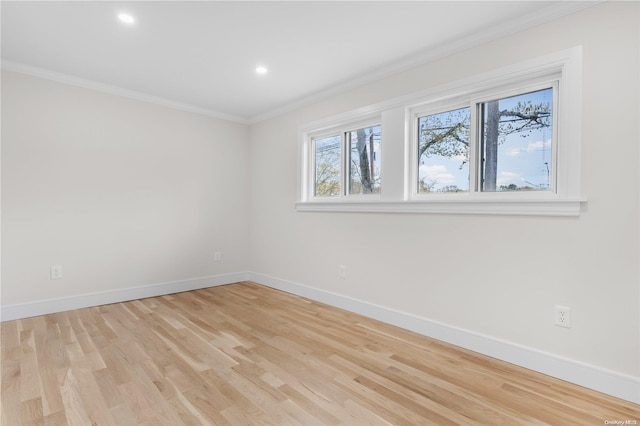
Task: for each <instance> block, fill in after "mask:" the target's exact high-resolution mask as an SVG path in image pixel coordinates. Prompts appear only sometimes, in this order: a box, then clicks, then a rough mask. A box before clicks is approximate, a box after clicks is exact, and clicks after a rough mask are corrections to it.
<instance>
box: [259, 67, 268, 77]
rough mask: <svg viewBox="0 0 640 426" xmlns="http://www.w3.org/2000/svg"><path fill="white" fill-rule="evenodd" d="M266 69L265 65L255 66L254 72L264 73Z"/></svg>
mask: <svg viewBox="0 0 640 426" xmlns="http://www.w3.org/2000/svg"><path fill="white" fill-rule="evenodd" d="M267 71H268V70H267V67H264V66H262V65H260V66H257V67H256V74H260V75H265V74H266V73H267Z"/></svg>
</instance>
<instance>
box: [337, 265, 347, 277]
mask: <svg viewBox="0 0 640 426" xmlns="http://www.w3.org/2000/svg"><path fill="white" fill-rule="evenodd" d="M338 277H340V278H341V279H343V280H344V279H346V278H347V267H346V266H345V265H340V266H338Z"/></svg>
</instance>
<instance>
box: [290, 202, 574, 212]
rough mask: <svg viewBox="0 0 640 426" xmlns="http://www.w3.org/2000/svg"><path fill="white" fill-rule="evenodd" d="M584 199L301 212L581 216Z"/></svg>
mask: <svg viewBox="0 0 640 426" xmlns="http://www.w3.org/2000/svg"><path fill="white" fill-rule="evenodd" d="M583 203H586V200H585V199H557V198H554V199H517V200H505V199H485V200H483V199H478V198H465V199H462V198H458V199H442V198H439V199H433V200H407V201H351V200H350V201H337V200H336V201H306V202H299V203H296V210H297V211H299V212H345V213H348V212H357V213H432V214H438V213H439V214H483V215H530V216H579V215H580V211H581V205H582V204H583Z"/></svg>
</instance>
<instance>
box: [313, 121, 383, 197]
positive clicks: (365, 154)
mask: <svg viewBox="0 0 640 426" xmlns="http://www.w3.org/2000/svg"><path fill="white" fill-rule="evenodd" d="M347 128H348V129H351V130H344V129H343V130H341V131H340V132H339V133H338V132H334V133H336V134H334V133H329V136H324V135H323V134H322V135H321V136H318V137H312V138H311V142H312V146H313V156H312V159H311V162H312V163H313V169H314V180H313V188H314V190H313V195H314V197H315V198H325V199H326V198H328V197H343V196H349V195H364V194H379V193H380V189H381V181H380V165H381V161H380V160H381V150H380V147H381V139H382V134H381V126H380V125H379V124H377V125H373V126H365V127H357V128H353V129H352V127H345V129H347Z"/></svg>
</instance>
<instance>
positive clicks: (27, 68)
mask: <svg viewBox="0 0 640 426" xmlns="http://www.w3.org/2000/svg"><path fill="white" fill-rule="evenodd" d="M1 67H2V69H4V70H7V71H13V72H18V73H21V74H26V75H30V76H33V77H38V78H42V79H45V80H51V81H55V82H58V83H63V84H68V85H70V86H76V87H82V88H84V89H89V90H95V91H98V92H103V93H107V94H110V95H115V96H121V97H124V98H129V99H134V100H136V101H141V102H147V103H151V104H156V105H161V106H164V107H168V108H173V109H177V110H181V111H186V112H192V113H195V114H200V115H206V116H208V117H213V118H218V119H222V120H227V121H233V122H237V123H241V124H249V120H247V119H246V118H244V117H240V116H237V115H232V114H226V113H223V112H219V111H213V110H210V109H206V108H201V107H198V106H195V105H190V104H187V103H184V102H178V101H174V100H171V99H167V98H163V97H160V96H154V95H151V94H148V93H143V92H138V91H135V90H129V89H124V88H122V87H118V86H112V85H108V84H104V83H100V82H98V81H94V80H88V79H85V78H80V77H76V76H73V75H69V74H63V73H60V72H56V71H52V70H48V69H45V68H39V67H34V66H31V65H26V64H22V63H20V62H14V61H7V60H2V65H1Z"/></svg>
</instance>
